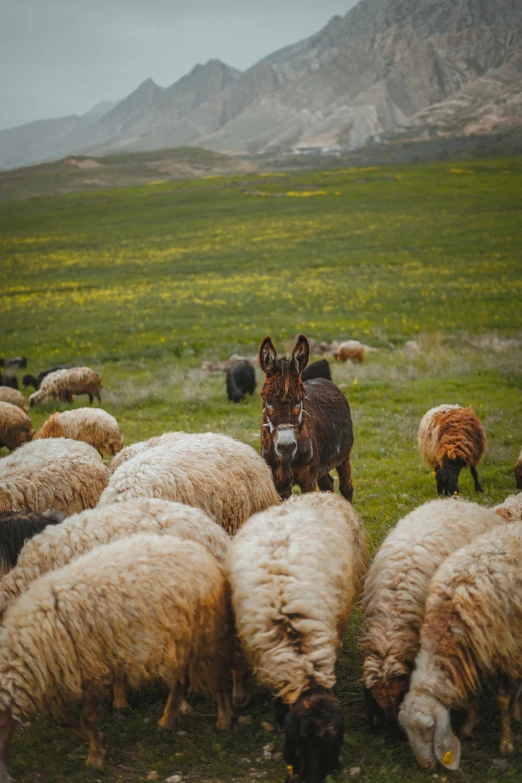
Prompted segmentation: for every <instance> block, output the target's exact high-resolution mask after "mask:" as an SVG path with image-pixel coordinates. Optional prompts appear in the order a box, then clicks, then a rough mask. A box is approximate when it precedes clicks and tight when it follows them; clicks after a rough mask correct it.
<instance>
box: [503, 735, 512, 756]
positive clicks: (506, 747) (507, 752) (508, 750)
mask: <svg viewBox="0 0 522 783" xmlns="http://www.w3.org/2000/svg"><path fill="white" fill-rule="evenodd" d="M514 750H515V746H514V744H513V741H512V740H510V739H503V740H501V742H500V755H501V756H511V754H512V753H513V751H514Z"/></svg>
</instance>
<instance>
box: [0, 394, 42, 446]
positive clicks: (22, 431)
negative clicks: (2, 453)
mask: <svg viewBox="0 0 522 783" xmlns="http://www.w3.org/2000/svg"><path fill="white" fill-rule="evenodd" d="M33 435H34V430H33V425H32V423H31V419H30V418H29V416H28V415H27V413H24V411H23V410H22V409H21V408H19V407H18V406H17V405H12V404H11V403H10V402H0V448H2V446H7V448H8V449H9V450H10V451H13V450H14V449H17V448H18V447H19V446H21V445H22V443H27V441H29V440H31V439H32V437H33Z"/></svg>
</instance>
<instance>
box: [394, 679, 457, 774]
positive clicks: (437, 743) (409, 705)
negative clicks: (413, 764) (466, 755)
mask: <svg viewBox="0 0 522 783" xmlns="http://www.w3.org/2000/svg"><path fill="white" fill-rule="evenodd" d="M399 722H400V724H401V726H402V728H403V729H404V731H405V732H406V734H407V735H408V740H409V742H410V745H411V749H412V751H413V755H414V756H415V759H416V761H417V764H418V765H419V767H422V769H435V767H436V766H437V760H438V761H440V763H441V764H442V765H443V766H445V767H447V769H458V767H459V763H460V742H459V741H458V739H457V737H456V736H455V735H454V734H453V732H452V730H451V725H450V719H449V709H448V708H447V707H445V706H444V705H443V704H442V703H441V702H440V701H438V699H435V698H434V697H433V696H428V695H427V694H425V693H418V692H416V691H410V693H408V694H407V696H406V697H405V699H404V701H403V703H402V706H401V710H400V713H399Z"/></svg>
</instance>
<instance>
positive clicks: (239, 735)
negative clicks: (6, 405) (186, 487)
mask: <svg viewBox="0 0 522 783" xmlns="http://www.w3.org/2000/svg"><path fill="white" fill-rule="evenodd" d="M521 175H522V168H521V165H520V160H518V159H511V160H491V161H481V162H480V163H476V162H474V163H472V164H471V163H469V162H466V164H458V163H448V164H444V165H432V166H416V167H415V166H411V167H388V168H379V169H369V170H364V169H362V170H361V169H357V170H352V169H347V170H332V171H327V172H322V171H317V172H306V173H298V174H297V173H287V174H284V175H283V176H281V175H280V174H278V175H277V176H276V175H270V174H268V175H254V174H249V175H245V176H241V177H227V178H212V179H202V180H199V181H195V180H191V181H182V182H176V183H172V182H171V183H166V184H159V185H150V186H146V187H141V188H126V189H120V190H112V191H103V192H102V191H99V192H96V193H88V194H87V193H84V194H71V195H69V196H63V197H56V198H49V199H31V200H25V201H17V202H14V201H11V202H4V203H2V204H0V242H1V244H0V253H1V255H0V259H1V260H0V281H1V290H2V293H3V297H2V308H3V318H2V343H1V352H2V354H5V355H18V354H26V355H27V356H28V357H29V360H30V366H29V368H28V371H30V372H35V373H36V372H37V371H38V370H40V369H42V368H45V367H46V366H50V365H51V364H54V363H61V362H82V363H83V362H85V363H86V364H89V365H91V366H93V367H94V368H96V369H98V370H100V371H101V373H102V376H103V381H104V387H105V392H104V399H103V407H105V408H106V409H107V410H109V411H110V412H111V413H113V414H114V415H116V417H117V418H118V421H119V422H120V424H121V426H122V429H123V432H124V435H125V438H126V441H127V442H128V443H130V442H133V441H136V440H141V439H144V438H147V437H149V436H151V435H155V434H160V433H161V432H164V431H166V430H170V429H183V430H186V431H192V432H198V431H206V430H214V431H220V432H225V433H228V434H231V435H233V436H234V437H237V438H239V439H240V440H243V441H245V442H246V443H250V444H251V445H253V446H254V447H256V448H257V447H258V444H259V425H260V401H259V398H258V397H257V396H254V397H253V398H249V399H248V400H246V401H245V402H244V403H242V404H240V405H236V406H234V405H231V404H229V403H228V402H227V400H226V396H225V389H224V377H223V376H222V375H217V376H209V375H207V374H206V373H204V372H203V371H202V370H201V369H200V364H201V361H202V360H206V359H210V360H216V359H224V358H227V357H228V355H229V354H230V353H232V352H236V351H239V352H243V353H246V354H253V353H255V351H256V350H257V346H258V345H259V342H260V340H261V339H262V338H263V337H264V336H265V335H266V334H271V335H272V337H273V338H274V340H275V342H276V344H277V345H278V346H285V347H286V348H289V347H290V345H291V338H292V337H293V336H294V335H296V334H297V333H298V332H299V331H304V332H305V333H307V334H309V335H310V336H313V337H316V338H318V339H327V340H330V339H333V338H343V337H345V338H348V337H355V338H359V339H361V340H362V341H363V342H366V343H368V344H370V345H373V346H375V347H376V348H378V351H377V352H375V353H370V354H369V356H368V361H367V363H366V364H365V365H363V366H355V365H350V364H348V365H333V375H334V380H336V381H337V382H338V383H339V384H340V385H341V386H342V388H343V389H344V390H345V393H346V395H347V397H348V399H349V401H350V405H351V408H352V414H353V418H354V429H355V446H354V451H353V469H354V478H355V498H354V502H355V506H356V508H357V510H358V511H359V512H360V514H361V516H362V518H363V520H364V522H365V525H366V527H367V530H368V533H369V536H370V539H371V546H372V550H374V549H375V548H376V547H377V546H378V545H379V543H380V541H381V540H382V538H383V536H384V535H385V534H386V532H387V531H388V530H389V529H390V528H391V527H392V526H393V525H394V524H395V523H396V522H397V520H398V519H399V518H400V517H401V516H403V515H404V514H405V513H407V512H408V511H410V510H411V509H412V508H414V507H415V506H417V505H419V504H420V503H422V502H424V501H426V500H428V499H431V498H433V497H434V496H435V480H434V478H433V477H432V476H431V474H430V473H429V471H428V470H427V469H426V468H425V466H423V465H422V463H421V461H420V458H419V456H418V453H417V449H416V431H417V427H418V423H419V421H420V418H421V416H422V414H423V413H424V412H425V411H426V410H427V409H428V408H429V407H432V406H433V405H437V404H440V403H442V402H450V403H454V402H458V403H460V404H461V405H473V406H474V408H475V410H476V411H477V413H478V414H479V416H480V418H481V419H482V421H483V423H484V426H485V429H486V433H487V437H488V450H487V453H486V457H485V459H484V461H483V464H482V466H481V468H480V469H479V476H480V478H481V483H482V484H483V486H484V488H485V493H484V495H483V496H480V497H479V498H477V499H478V501H479V502H480V503H483V504H493V503H497V502H499V501H501V500H502V499H503V498H504V497H505V496H506V495H507V494H508V493H510V492H513V491H514V490H515V486H514V477H513V466H514V463H515V461H516V458H517V456H518V453H519V449H520V443H521V439H522V433H521V430H520V413H519V412H520V403H521V389H522V377H521V367H522V361H521V360H522V317H521V308H520V301H521V300H522V252H521V245H520V225H521V223H520V218H521V211H522V210H521V202H520V198H519V194H520V190H521V185H522V182H521V180H522V176H521ZM295 194H298V195H295ZM412 338H415V339H418V340H419V341H420V344H421V349H422V350H421V351H420V352H419V354H418V355H415V356H411V355H409V354H408V353H407V352H405V351H404V350H403V349H402V347H401V346H402V345H403V343H404V342H405V341H406V340H409V339H412ZM21 374H22V373H19V375H21ZM259 381H261V378H260V377H259ZM76 404H77V405H82V404H84V400H83V398H82V399H80V400H79V401H78V402H77V403H76ZM56 407H58V408H61V407H64V406H53V405H47V406H44V407H42V408H39V409H37V410H35V411H31V417H32V419H33V422H34V425H35V427H38V426H40V425H41V423H42V422H43V421H44V420H45V418H47V416H48V415H49V414H50V412H51V411H53V410H55V409H56ZM461 491H462V494H463V495H464V496H465V497H473V498H475V496H474V494H473V489H472V481H471V477H470V476H469V472H466V473H464V474H463V476H462V479H461ZM359 620H360V618H359V615H358V613H357V611H356V612H355V613H354V619H353V623H352V625H351V627H350V629H349V631H348V633H347V637H346V639H345V644H344V646H343V648H342V651H341V655H340V659H339V667H338V686H337V691H338V695H339V698H340V700H341V702H342V704H343V706H344V708H345V717H346V725H347V733H346V742H345V746H344V751H343V761H344V764H345V766H344V769H343V771H342V772H341V773H340V774H339V775H338V776H336V779H337V780H340V781H342V780H351V779H352V777H351V776H350V773H349V770H350V768H352V767H360V768H361V772H360V774H359V776H358V778H357V777H356V778H354V779H356V780H357V779H358V780H361V781H368V783H370V782H371V783H403V782H404V783H409V782H410V781H411V782H413V781H426V780H429V779H432V775H431V774H428V773H422V772H420V771H419V770H418V769H417V768H416V766H415V764H414V761H413V757H412V755H411V752H410V751H409V749H408V747H407V745H406V744H399V745H393V744H391V743H388V742H387V741H386V740H385V739H384V738H383V737H371V736H370V735H369V734H368V733H367V731H366V723H365V711H364V704H363V699H362V693H361V690H360V685H359V677H360V655H359V652H358V648H357V638H358V627H359ZM163 696H164V693H163V691H162V690H161V689H160V688H158V689H157V690H154V691H143V692H141V693H139V694H135V696H134V697H133V710H132V712H131V713H130V714H129V715H127V716H124V717H123V716H115V715H113V714H112V712H111V711H110V709H109V708H108V707H106V708H104V710H103V713H102V717H101V724H102V729H103V731H104V732H105V736H106V740H107V745H108V756H107V765H106V769H105V771H104V772H103V773H96V774H92V773H87V772H86V771H85V770H84V767H83V763H84V759H85V757H86V748H85V747H84V744H83V743H82V742H81V741H80V740H78V739H77V738H76V737H75V736H74V735H73V734H72V733H70V732H68V731H67V730H65V729H61V728H59V727H57V726H56V724H55V723H54V722H53V721H52V720H51V719H50V718H47V717H45V716H40V715H38V716H32V717H30V718H29V720H30V721H31V725H30V726H26V727H24V728H23V730H22V732H20V734H18V735H17V736H15V738H14V741H13V753H12V762H11V767H10V768H11V771H12V774H13V776H14V778H15V779H16V780H18V781H22V783H25V782H28V781H31V782H32V781H37V782H38V783H66V782H67V783H69V781H71V782H72V783H79V782H80V781H82V782H83V781H85V782H87V781H96V780H100V781H103V783H106V782H109V781H110V782H111V783H116V781H131V782H132V783H134V782H135V781H141V780H145V779H146V776H147V774H148V772H149V771H151V770H156V771H157V772H158V774H159V776H160V777H159V779H160V780H163V779H164V778H165V777H167V776H168V775H173V774H177V773H181V774H183V779H184V780H187V781H203V780H209V781H223V783H228V781H232V780H236V781H241V782H242V781H247V780H256V779H258V777H256V775H258V776H259V779H261V780H263V781H268V783H270V782H271V781H274V782H275V781H281V780H282V778H283V776H284V765H283V763H282V761H281V760H271V761H270V760H266V759H264V758H263V746H264V745H265V744H267V743H270V742H274V743H275V746H276V748H275V752H277V751H280V750H281V744H282V742H281V737H280V735H279V734H276V735H273V734H269V733H267V732H266V731H265V730H264V729H263V728H262V726H261V722H262V721H266V720H269V721H270V720H271V719H272V706H271V700H270V694H268V693H267V692H266V691H265V690H263V689H261V688H258V689H257V690H256V694H255V700H254V702H253V704H252V706H251V708H249V709H248V710H247V711H246V712H247V713H248V714H251V715H252V717H253V721H254V722H253V725H251V726H240V727H237V728H236V729H235V730H234V731H233V732H231V733H230V734H227V735H221V734H218V733H217V732H216V730H215V729H214V728H213V723H214V717H213V715H214V709H215V708H214V705H213V704H212V703H210V702H209V701H208V700H206V699H203V698H200V697H196V696H191V698H190V701H191V703H192V704H193V706H194V708H195V714H194V715H191V716H185V717H183V718H182V719H181V721H180V723H179V726H178V727H177V728H176V730H175V731H174V732H173V733H165V732H162V731H161V730H160V729H158V728H157V727H156V721H157V719H158V717H159V715H160V713H161V707H162V705H161V702H162V699H163ZM482 711H483V721H482V724H481V726H480V729H479V731H478V734H477V739H476V740H475V741H473V742H470V743H466V744H465V746H464V749H463V762H462V769H463V776H464V780H466V781H474V782H475V781H477V783H489V782H490V781H500V780H505V781H515V780H519V779H520V776H521V774H522V752H521V751H520V749H519V748H517V751H516V753H515V756H514V758H513V759H512V760H511V761H510V764H509V769H508V771H507V772H504V773H500V772H499V770H498V769H497V768H496V767H495V766H492V761H493V760H494V759H496V758H497V757H498V751H497V741H498V717H497V712H496V709H495V707H494V701H493V697H492V694H491V686H489V685H488V687H487V689H486V694H485V698H484V700H483V704H482ZM456 722H457V724H458V717H457V719H456ZM178 732H186V733H184V734H179V733H178ZM520 738H521V731H520V730H518V739H519V741H520ZM247 760H248V761H247ZM252 771H253V772H252ZM438 774H439V775H441V776H442V777H440V778H439V779H440V780H443V779H444V778H447V779H448V780H449V779H450V778H452V777H453V778H455V779H457V778H459V777H460V774H459V775H451V773H444V772H443V771H440V772H439V773H438Z"/></svg>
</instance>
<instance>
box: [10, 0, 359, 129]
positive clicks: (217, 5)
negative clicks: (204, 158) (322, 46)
mask: <svg viewBox="0 0 522 783" xmlns="http://www.w3.org/2000/svg"><path fill="white" fill-rule="evenodd" d="M1 5H2V11H1V12H0V74H1V78H0V128H7V127H13V126H15V125H20V124H22V123H25V122H31V121H32V120H38V119H43V118H47V117H60V116H63V115H67V114H81V113H83V112H85V111H87V110H88V109H90V108H91V107H92V106H93V105H94V104H96V103H98V102H99V101H103V100H108V101H112V100H119V99H121V98H124V97H125V96H126V95H128V94H129V93H130V92H132V90H134V89H135V88H136V87H137V86H138V85H139V84H140V83H141V82H142V81H143V80H144V79H146V78H147V77H149V76H150V77H152V78H153V79H154V81H155V82H156V83H157V84H159V85H161V86H162V87H166V86H167V85H169V84H172V82H174V81H176V80H177V79H179V78H180V77H181V76H183V74H184V73H186V72H187V71H189V70H190V69H191V68H192V67H193V66H194V65H195V64H196V63H198V62H201V63H204V62H206V61H207V60H208V59H209V58H211V57H218V58H219V59H221V60H223V61H224V62H226V63H228V64H229V65H232V66H234V67H236V68H241V69H244V68H248V66H250V65H252V64H253V63H255V62H256V61H257V60H259V59H261V58H262V57H264V56H265V55H267V54H270V53H271V52H272V51H274V50H275V49H279V48H281V47H282V46H286V45H287V44H290V43H294V42H295V41H298V40H299V39H300V38H304V37H306V36H307V35H311V34H312V33H315V32H316V31H317V30H319V29H320V28H321V27H322V26H323V25H324V24H326V22H328V20H329V19H330V18H331V17H332V16H334V15H335V14H345V13H346V12H347V11H348V10H349V9H350V8H351V7H352V6H353V5H355V0H3V2H2V3H1Z"/></svg>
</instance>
